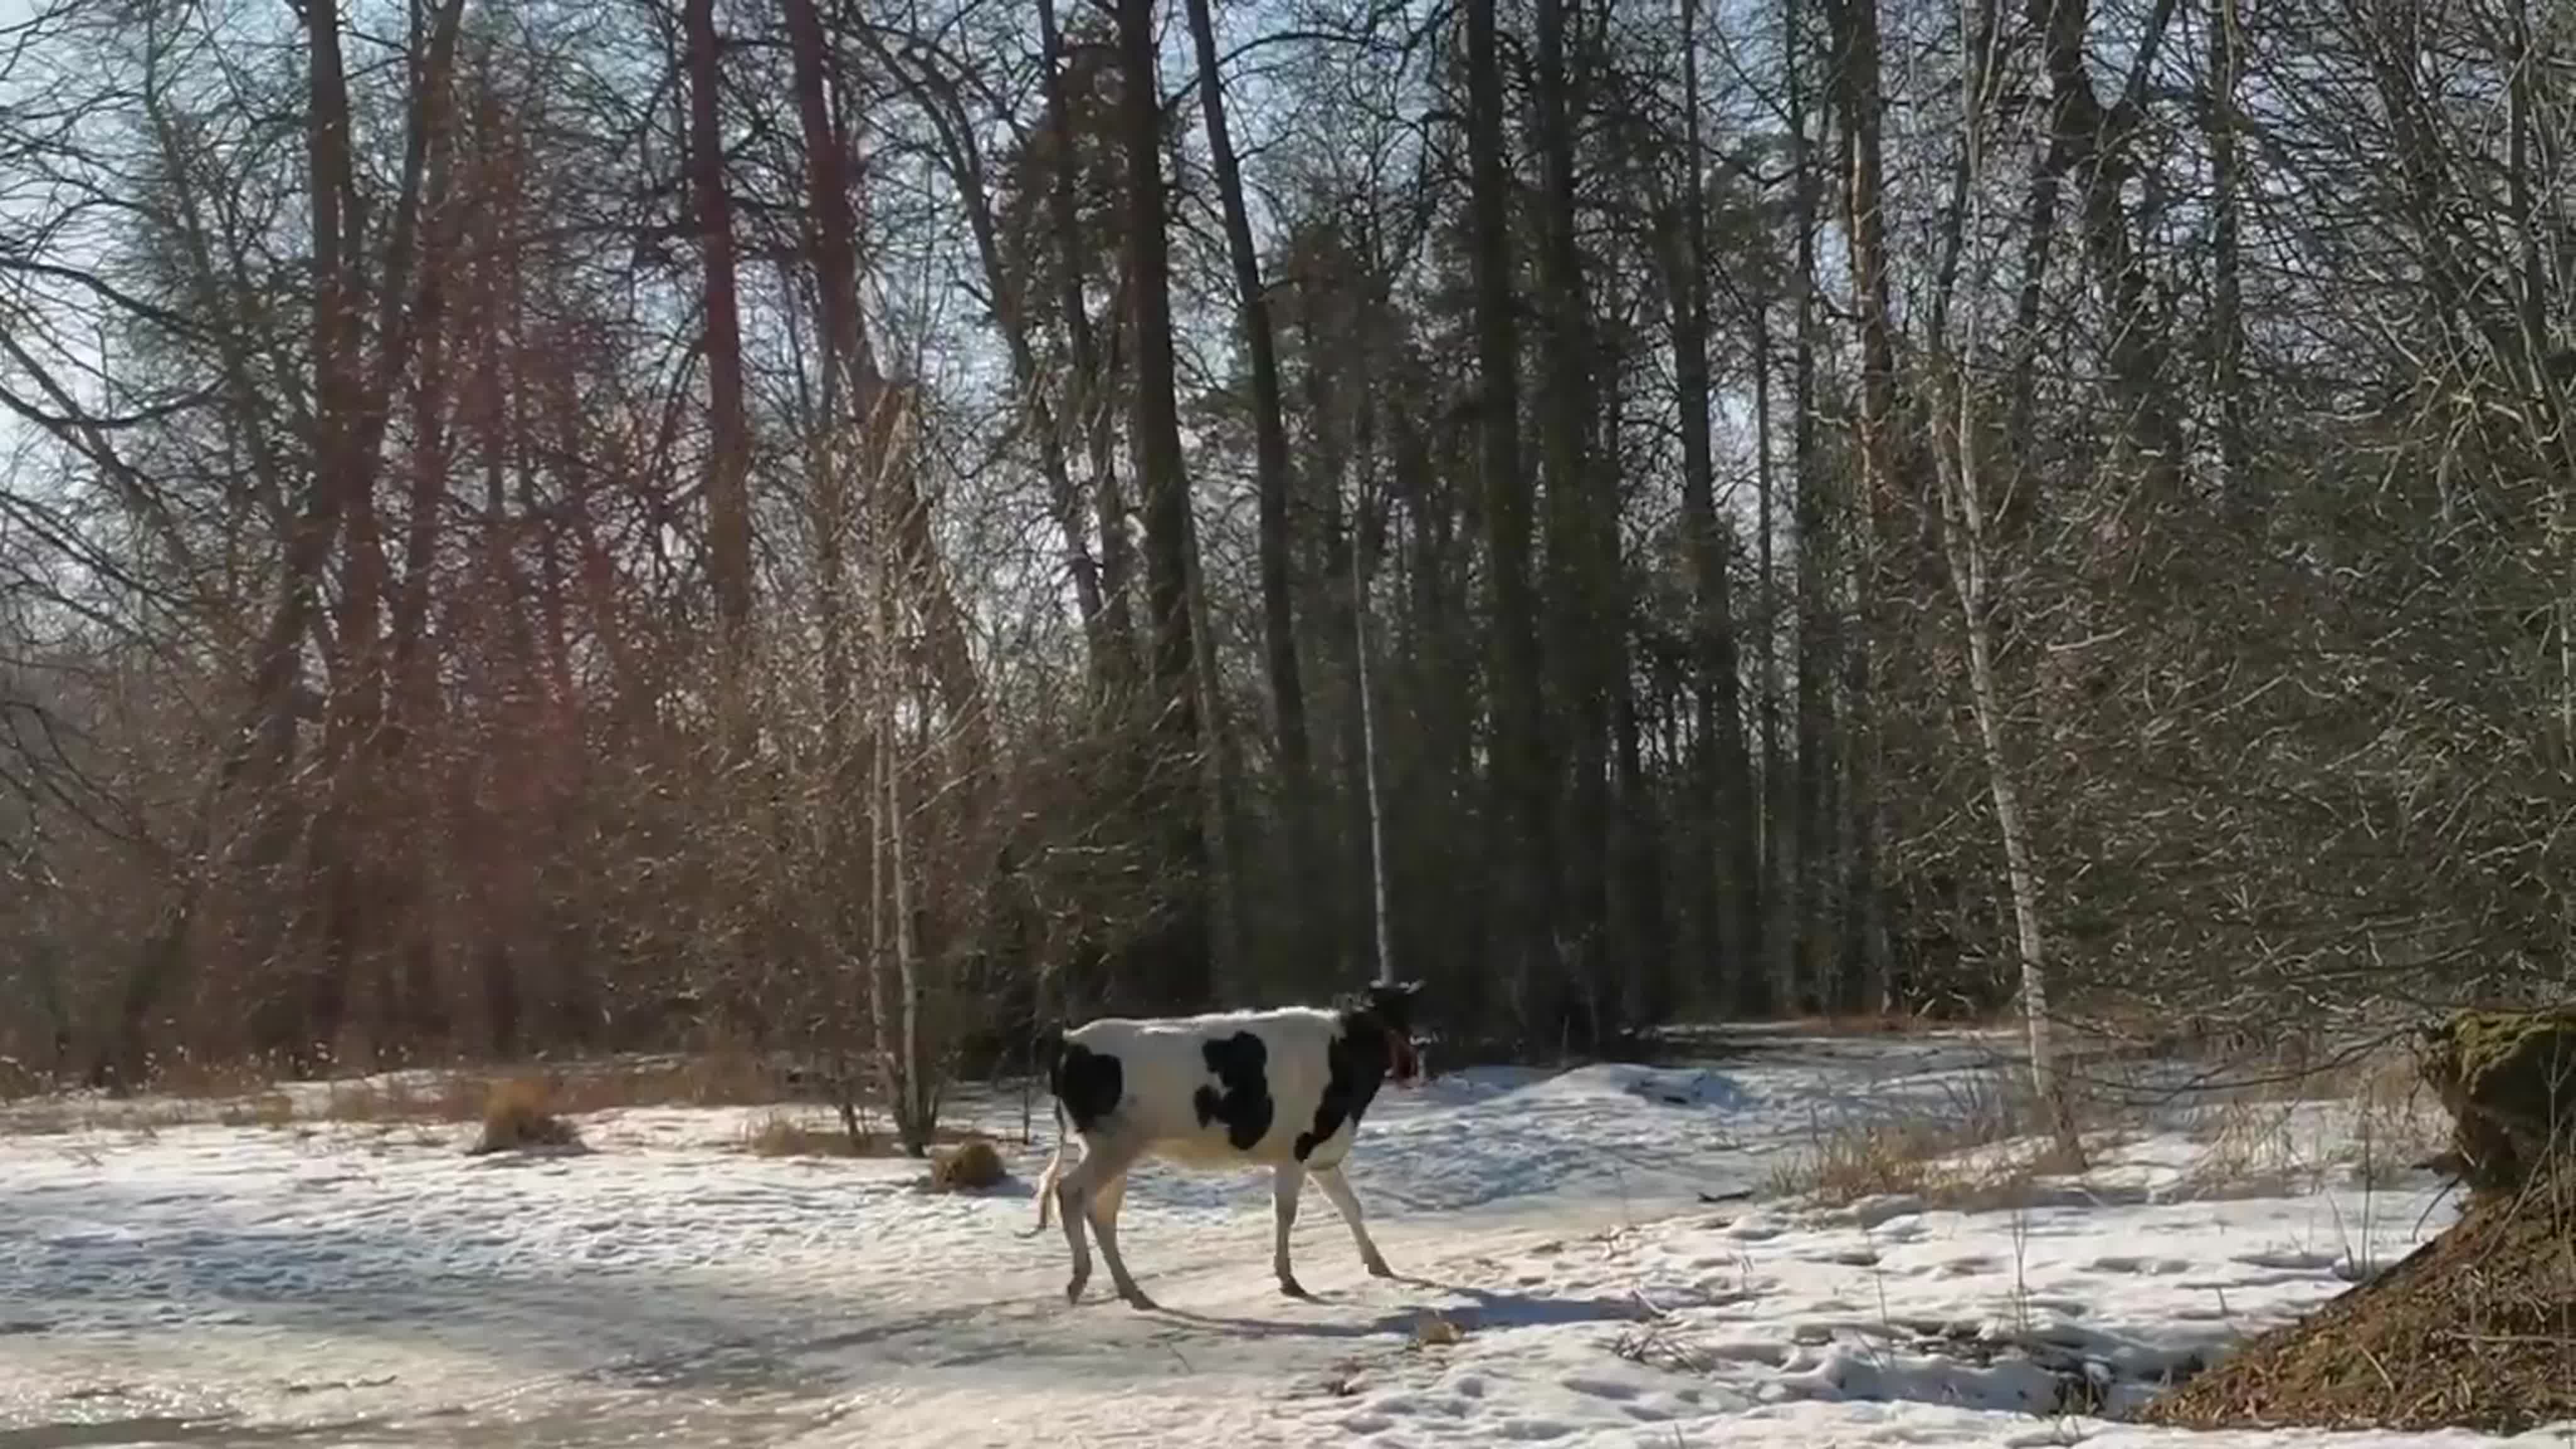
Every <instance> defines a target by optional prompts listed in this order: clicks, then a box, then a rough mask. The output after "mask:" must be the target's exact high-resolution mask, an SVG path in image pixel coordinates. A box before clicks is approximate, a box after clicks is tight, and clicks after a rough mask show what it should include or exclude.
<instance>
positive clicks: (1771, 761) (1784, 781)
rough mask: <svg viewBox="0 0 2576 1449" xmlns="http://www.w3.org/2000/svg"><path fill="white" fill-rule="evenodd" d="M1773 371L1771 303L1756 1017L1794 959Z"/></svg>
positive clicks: (1761, 326)
mask: <svg viewBox="0 0 2576 1449" xmlns="http://www.w3.org/2000/svg"><path fill="white" fill-rule="evenodd" d="M1777 366H1778V359H1777V357H1776V356H1775V355H1774V353H1773V350H1772V344H1771V300H1770V298H1768V297H1764V298H1762V299H1760V300H1759V301H1757V302H1756V303H1755V305H1754V308H1753V428H1754V449H1753V450H1754V486H1755V489H1756V491H1757V495H1758V496H1757V497H1756V499H1755V501H1754V529H1755V532H1756V534H1757V536H1758V537H1759V539H1760V545H1759V547H1758V549H1757V551H1756V553H1755V560H1756V563H1755V567H1756V568H1757V569H1758V570H1759V576H1760V579H1761V588H1760V593H1759V599H1760V618H1761V621H1762V635H1761V649H1762V959H1761V960H1760V961H1759V962H1757V963H1755V965H1754V967H1753V969H1751V970H1749V971H1747V972H1745V973H1744V975H1743V976H1742V977H1741V978H1740V979H1739V980H1738V981H1737V982H1736V987H1737V995H1736V996H1735V998H1734V1004H1735V1007H1736V1010H1737V1011H1738V1013H1739V1014H1741V1015H1743V1016H1747V1017H1752V1018H1755V1019H1760V1018H1762V1017H1766V1016H1770V1015H1772V1014H1773V1013H1775V1012H1777V1011H1778V1010H1779V1009H1780V1000H1781V994H1782V992H1783V991H1784V990H1785V989H1786V987H1787V985H1788V982H1789V978H1790V974H1791V972H1792V970H1793V968H1794V967H1795V964H1796V962H1797V959H1798V955H1797V953H1798V874H1797V845H1796V836H1797V832H1796V830H1795V829H1794V825H1793V821H1792V818H1791V808H1792V802H1791V797H1790V789H1789V786H1790V781H1791V780H1792V778H1794V775H1795V766H1794V765H1793V764H1792V763H1791V762H1790V761H1789V759H1788V758H1787V755H1786V751H1785V750H1784V749H1783V748H1782V746H1781V742H1780V690H1781V681H1780V589H1779V575H1778V574H1777V573H1775V572H1774V571H1773V561H1772V556H1771V555H1772V547H1773V544H1772V539H1773V538H1774V536H1775V535H1776V534H1777V532H1778V525H1777V522H1776V519H1775V507H1776V505H1775V503H1774V496H1775V494H1776V493H1777V491H1778V488H1779V462H1778V458H1777V451H1778V450H1777V448H1776V446H1775V444H1774V440H1773V437H1772V434H1773V432H1774V431H1775V428H1774V425H1773V422H1772V411H1773V401H1772V386H1771V375H1772V373H1773V371H1774V370H1775V369H1776V368H1777Z"/></svg>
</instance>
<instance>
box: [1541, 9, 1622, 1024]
mask: <svg viewBox="0 0 2576 1449" xmlns="http://www.w3.org/2000/svg"><path fill="white" fill-rule="evenodd" d="M1532 20H1533V25H1534V28H1535V29H1536V31H1537V36H1536V40H1537V45H1536V50H1537V53H1538V54H1537V90H1538V119H1537V146H1538V151H1539V170H1540V198H1541V200H1540V218H1541V223H1540V227H1539V278H1538V289H1539V295H1540V305H1541V313H1542V315H1543V316H1544V318H1545V319H1546V321H1545V337H1546V343H1547V345H1546V347H1545V348H1544V350H1543V351H1542V353H1541V363H1540V370H1541V376H1542V377H1543V378H1544V380H1545V382H1544V387H1545V392H1546V402H1545V407H1544V409H1543V411H1542V413H1541V416H1540V438H1541V440H1542V445H1543V447H1542V452H1543V458H1544V461H1545V464H1546V473H1547V522H1548V529H1547V535H1548V547H1547V558H1548V575H1549V585H1550V588H1551V591H1552V593H1553V597H1552V598H1551V599H1550V600H1549V601H1548V602H1549V605H1550V608H1549V612H1548V617H1549V619H1550V621H1551V622H1552V623H1553V624H1554V625H1555V639H1554V641H1553V648H1552V649H1551V650H1550V651H1549V653H1550V657H1549V658H1548V659H1547V660H1546V661H1545V663H1544V667H1545V668H1546V669H1547V670H1548V672H1549V673H1550V674H1551V675H1552V676H1554V678H1555V680H1556V682H1557V686H1558V690H1559V691H1560V692H1561V693H1562V694H1563V695H1564V696H1565V697H1567V699H1568V701H1569V703H1568V708H1567V720H1566V724H1565V735H1566V740H1565V744H1566V749H1565V757H1566V758H1565V762H1566V765H1567V766H1568V767H1569V768H1570V770H1571V771H1572V775H1573V780H1572V788H1571V790H1570V791H1569V793H1568V795H1567V797H1566V819H1565V822H1564V828H1565V834H1566V836H1567V845H1568V848H1567V849H1566V850H1565V851H1564V853H1563V855H1562V857H1561V859H1560V862H1559V866H1560V869H1562V870H1563V871H1564V872H1565V877H1564V878H1565V880H1566V884H1567V887H1568V890H1567V896H1566V899H1565V901H1564V903H1563V912H1562V914H1561V915H1560V916H1559V917H1558V922H1557V928H1558V931H1559V932H1560V934H1562V935H1564V936H1566V937H1568V938H1569V944H1570V945H1571V946H1572V948H1573V959H1572V960H1571V961H1570V962H1568V963H1567V967H1568V970H1567V978H1568V979H1566V980H1565V981H1562V982H1560V983H1556V987H1557V991H1558V993H1559V996H1560V1000H1559V1001H1558V1002H1557V1003H1555V1004H1554V1007H1553V1010H1552V1012H1551V1015H1550V1016H1549V1018H1548V1019H1547V1020H1546V1022H1545V1025H1546V1026H1547V1027H1548V1028H1549V1029H1550V1031H1551V1032H1552V1033H1554V1034H1556V1035H1558V1036H1559V1037H1560V1038H1562V1037H1564V1036H1565V1035H1566V1033H1567V1032H1568V1030H1569V1028H1572V1027H1574V1022H1573V1021H1572V1020H1570V1019H1569V1018H1570V1017H1571V1016H1573V1015H1575V1014H1576V1013H1577V1012H1578V1007H1577V1000H1578V998H1583V997H1588V996H1592V995H1593V993H1594V988H1595V985H1596V983H1599V982H1601V981H1603V980H1605V979H1606V977H1607V974H1608V962H1607V961H1606V959H1605V950H1604V948H1605V947H1606V945H1607V944H1608V943H1607V940H1606V936H1607V926H1608V922H1609V915H1610V910H1609V875H1608V872H1609V868H1610V863H1611V860H1612V854H1611V850H1610V793H1609V784H1610V782H1609V778H1608V768H1609V757H1608V751H1609V743H1610V723H1609V718H1608V705H1609V689H1608V681H1607V679H1606V678H1605V670H1604V669H1603V667H1602V666H1603V661H1604V660H1605V659H1606V658H1607V657H1609V655H1610V653H1611V652H1612V651H1611V650H1609V649H1608V648H1606V647H1605V640H1606V637H1607V635H1608V633H1609V631H1610V630H1611V629H1612V628H1614V627H1616V621H1615V620H1613V619H1611V618H1610V617H1609V611H1608V609H1607V608H1606V607H1605V605H1606V601H1607V598H1608V595H1609V592H1610V588H1609V582H1608V578H1607V574H1608V571H1609V570H1610V569H1611V568H1613V567H1615V566H1616V554H1615V552H1614V551H1613V549H1614V546H1615V545H1614V542H1613V541H1614V540H1615V528H1616V518H1617V506H1616V501H1615V497H1612V498H1605V497H1603V496H1602V490H1601V489H1600V487H1599V486H1598V485H1599V481H1600V480H1598V479H1597V478H1596V477H1595V474H1594V472H1593V468H1592V454H1591V448H1590V446H1589V440H1590V433H1591V429H1592V427H1593V425H1594V422H1595V417H1594V411H1595V410H1594V398H1595V392H1594V379H1593V375H1592V352H1593V346H1592V335H1591V333H1592V329H1591V323H1590V312H1589V304H1588V302H1587V300H1586V297H1585V288H1584V279H1583V258H1582V253H1581V250H1580V248H1579V247H1578V245H1577V242H1576V237H1575V196H1574V132H1573V124H1574V123H1573V118H1572V114H1571V112H1572V108H1573V101H1572V98H1571V96H1570V94H1569V92H1570V91H1571V89H1572V86H1571V82H1570V80H1569V76H1568V71H1567V62H1566V55H1565V38H1566V28H1567V21H1566V16H1565V6H1564V3H1563V0H1536V7H1535V10H1534V13H1533V17H1532ZM1605 528H1608V529H1610V530H1611V532H1610V533H1608V534H1605V533H1604V529H1605ZM1597 1005H1598V1002H1597V999H1596V1000H1594V1001H1593V1002H1592V1003H1590V1005H1589V1006H1587V1007H1585V1008H1581V1009H1580V1011H1579V1014H1580V1018H1581V1026H1580V1027H1579V1028H1577V1030H1579V1032H1580V1036H1579V1037H1578V1039H1581V1040H1585V1043H1586V1044H1587V1045H1589V1040H1588V1039H1589V1037H1590V1036H1591V1035H1592V1034H1594V1033H1596V1032H1597V1031H1598V1030H1599V1029H1600V1027H1601V1025H1602V1023H1601V1022H1600V1020H1599V1015H1600V1013H1599V1011H1598V1010H1597Z"/></svg>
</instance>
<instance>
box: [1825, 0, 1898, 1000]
mask: <svg viewBox="0 0 2576 1449" xmlns="http://www.w3.org/2000/svg"><path fill="white" fill-rule="evenodd" d="M1839 15H1840V18H1841V19H1842V22H1843V24H1844V27H1845V34H1844V35H1843V37H1842V45H1841V47H1840V48H1841V51H1842V56H1843V64H1842V68H1841V76H1840V78H1841V82H1842V92H1843V126H1844V139H1845V141H1846V143H1847V144H1848V145H1849V147H1850V149H1851V176H1850V184H1849V185H1848V186H1846V187H1845V188H1844V195H1845V198H1846V200H1847V203H1848V206H1849V214H1848V216H1847V217H1846V223H1847V225H1846V227H1845V235H1847V236H1848V237H1849V238H1850V241H1851V263H1852V279H1853V291H1854V293H1855V294H1856V298H1857V306H1858V309H1859V313H1860V344H1861V347H1860V351H1861V405H1860V417H1859V419H1858V427H1857V434H1858V436H1857V437H1856V438H1855V439H1854V442H1855V444H1856V446H1855V449H1854V451H1855V452H1856V453H1857V454H1858V455H1859V460H1860V480H1859V487H1858V488H1857V490H1855V491H1856V496H1855V497H1854V498H1853V499H1852V509H1851V516H1852V518H1853V521H1854V527H1853V532H1854V534H1855V535H1856V536H1857V538H1858V539H1859V540H1860V544H1861V547H1860V551H1859V553H1860V556H1859V558H1858V560H1857V561H1856V567H1855V576H1856V578H1857V580H1858V593H1859V598H1860V606H1859V608H1858V609H1857V610H1856V611H1855V612H1856V613H1857V615H1858V618H1859V621H1860V638H1859V639H1858V640H1856V641H1854V645H1853V647H1852V648H1851V649H1850V650H1849V651H1848V653H1847V655H1846V658H1847V661H1848V663H1849V665H1850V667H1851V672H1852V681H1853V683H1852V690H1851V701H1852V719H1851V730H1850V739H1849V750H1848V760H1847V764H1848V767H1849V769H1850V772H1851V773H1850V780H1851V785H1850V792H1851V800H1850V802H1849V810H1850V815H1849V819H1850V822H1851V828H1852V836H1853V852H1852V857H1853V872H1852V875H1853V881H1852V900H1851V907H1852V913H1853V917H1854V919H1853V920H1852V922H1851V924H1852V926H1853V928H1854V929H1855V930H1856V931H1857V933H1858V936H1859V940H1858V942H1857V943H1856V945H1857V949H1854V950H1851V951H1850V952H1849V953H1848V955H1847V957H1846V960H1845V976H1844V979H1843V980H1842V982H1841V983H1840V989H1839V990H1838V991H1837V992H1836V993H1835V995H1836V998H1837V1005H1838V1006H1839V1008H1840V1009H1841V1010H1843V1011H1845V1012H1868V1011H1878V1010H1884V1009H1885V1008H1886V1005H1887V991H1888V986H1889V976H1890V974H1891V973H1890V966H1889V961H1888V938H1887V923H1886V920H1885V904H1884V897H1883V891H1882V881H1881V879H1880V877H1881V874H1882V869H1883V867H1882V863H1881V861H1880V859H1879V847H1880V844H1881V842H1882V841H1884V840H1885V839H1886V837H1887V829H1886V821H1885V807H1884V804H1883V794H1884V787H1883V786H1882V785H1881V784H1880V782H1879V780H1878V773H1879V757H1880V754H1881V749H1882V747H1881V742H1880V740H1879V737H1878V724H1877V717H1878V708H1877V704H1878V702H1877V700H1876V698H1875V697H1874V693H1873V691H1874V689H1875V687H1876V675H1877V660H1876V657H1875V656H1876V654H1877V651H1878V646H1879V642H1880V640H1881V638H1882V637H1883V636H1884V635H1885V634H1886V633H1887V632H1888V627H1889V626H1888V623H1887V621H1885V620H1882V619H1880V618H1879V617H1878V613H1879V610H1878V608H1877V600H1878V597H1879V592H1880V589H1881V586H1882V582H1883V581H1882V580H1881V578H1880V577H1879V572H1880V559H1879V557H1878V550H1879V545H1880V541H1881V535H1882V534H1883V532H1884V529H1883V528H1882V522H1881V521H1882V520H1884V519H1887V518H1893V517H1896V516H1898V514H1899V512H1900V501H1901V499H1900V493H1899V489H1898V486H1897V479H1896V446H1895V439H1894V437H1893V436H1892V433H1891V428H1892V427H1893V424H1894V419H1895V411H1896V348H1895V344H1894V341H1893V338H1892V328H1891V326H1890V324H1889V321H1888V278H1887V217H1886V214H1885V213H1884V212H1883V211H1882V210H1881V209H1880V207H1881V203H1882V198H1883V194H1884V186H1883V179H1882V178H1883V171H1884V167H1883V163H1882V159H1881V153H1880V146H1879V111H1880V106H1881V99H1880V96H1879V23H1878V0H1842V3H1841V6H1840V9H1839Z"/></svg>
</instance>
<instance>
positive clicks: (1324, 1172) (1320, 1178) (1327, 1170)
mask: <svg viewBox="0 0 2576 1449" xmlns="http://www.w3.org/2000/svg"><path fill="white" fill-rule="evenodd" d="M1315 1185H1316V1186H1317V1187H1320V1188H1322V1189H1323V1190H1324V1196H1325V1197H1326V1198H1327V1199H1328V1200H1330V1201H1331V1203H1332V1204H1333V1211H1335V1212H1337V1213H1340V1214H1341V1215H1342V1221H1343V1222H1345V1223H1348V1224H1350V1228H1351V1241H1353V1242H1355V1243H1357V1244H1359V1246H1360V1262H1361V1263H1363V1264H1365V1265H1367V1267H1368V1270H1369V1276H1370V1277H1372V1278H1392V1277H1394V1276H1395V1270H1394V1269H1393V1268H1390V1267H1388V1266H1387V1265H1386V1255H1385V1254H1383V1253H1380V1252H1379V1251H1378V1250H1377V1244H1375V1243H1373V1242H1371V1241H1369V1232H1368V1224H1367V1223H1365V1222H1362V1221H1361V1220H1360V1199H1359V1194H1357V1193H1355V1192H1352V1191H1351V1184H1350V1179H1348V1178H1346V1177H1344V1176H1342V1169H1341V1168H1340V1167H1338V1166H1334V1167H1319V1168H1317V1169H1315Z"/></svg>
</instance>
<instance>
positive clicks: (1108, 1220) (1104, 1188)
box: [1091, 1170, 1154, 1308]
mask: <svg viewBox="0 0 2576 1449" xmlns="http://www.w3.org/2000/svg"><path fill="white" fill-rule="evenodd" d="M1126 1201H1127V1174H1126V1172H1125V1171H1123V1170H1122V1171H1121V1172H1120V1173H1119V1174H1118V1175H1117V1176H1116V1177H1113V1178H1111V1179H1109V1180H1108V1181H1107V1182H1104V1183H1102V1184H1101V1185H1100V1190H1099V1191H1098V1192H1096V1193H1094V1194H1092V1197H1091V1226H1092V1227H1093V1228H1095V1229H1097V1230H1098V1231H1099V1233H1100V1256H1101V1257H1103V1258H1105V1259H1107V1260H1108V1262H1109V1281H1110V1283H1111V1284H1112V1285H1113V1286H1115V1287H1116V1288H1117V1289H1118V1296H1119V1297H1121V1298H1124V1299H1126V1300H1127V1304H1128V1306H1129V1307H1131V1308H1151V1307H1153V1306H1154V1300H1153V1299H1151V1298H1148V1297H1146V1296H1145V1290H1144V1289H1142V1288H1139V1287H1137V1286H1136V1280H1135V1279H1133V1278H1131V1277H1129V1276H1127V1260H1126V1259H1125V1258H1123V1257H1120V1256H1119V1253H1118V1209H1119V1207H1120V1206H1121V1205H1122V1204H1124V1203H1125V1202H1126Z"/></svg>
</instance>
